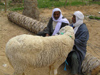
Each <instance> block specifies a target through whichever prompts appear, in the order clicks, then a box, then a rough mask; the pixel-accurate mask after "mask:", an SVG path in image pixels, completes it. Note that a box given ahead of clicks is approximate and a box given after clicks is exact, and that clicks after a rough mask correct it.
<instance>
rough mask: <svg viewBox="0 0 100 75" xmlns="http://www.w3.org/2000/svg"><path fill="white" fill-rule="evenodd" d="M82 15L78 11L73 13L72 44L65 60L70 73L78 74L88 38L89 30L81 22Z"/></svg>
mask: <svg viewBox="0 0 100 75" xmlns="http://www.w3.org/2000/svg"><path fill="white" fill-rule="evenodd" d="M83 19H84V15H83V13H82V12H80V11H76V12H75V13H74V14H73V17H72V22H73V24H72V25H71V26H73V28H74V33H75V40H74V46H73V49H72V51H71V52H70V53H69V55H68V57H67V62H68V64H69V66H70V67H71V73H72V74H73V75H78V74H79V73H80V72H81V64H82V61H83V60H84V58H85V55H86V45H87V41H88V39H89V32H88V29H87V27H86V25H85V24H84V23H83Z"/></svg>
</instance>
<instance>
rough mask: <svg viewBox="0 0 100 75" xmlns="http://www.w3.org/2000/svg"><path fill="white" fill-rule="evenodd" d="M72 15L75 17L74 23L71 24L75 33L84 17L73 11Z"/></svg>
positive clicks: (80, 13)
mask: <svg viewBox="0 0 100 75" xmlns="http://www.w3.org/2000/svg"><path fill="white" fill-rule="evenodd" d="M73 15H75V16H76V23H73V26H74V27H75V28H74V33H76V32H77V30H78V28H79V26H80V25H81V24H83V19H84V15H83V13H82V12H80V11H75V12H74V14H73Z"/></svg>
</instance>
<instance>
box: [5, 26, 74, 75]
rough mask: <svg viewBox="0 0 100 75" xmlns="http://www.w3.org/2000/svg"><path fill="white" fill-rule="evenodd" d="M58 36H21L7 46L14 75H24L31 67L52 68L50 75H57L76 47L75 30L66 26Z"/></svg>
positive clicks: (13, 39) (10, 41) (11, 40)
mask: <svg viewBox="0 0 100 75" xmlns="http://www.w3.org/2000/svg"><path fill="white" fill-rule="evenodd" d="M62 31H63V33H64V34H63V35H58V36H50V37H42V36H33V35H27V34H23V35H19V36H16V37H14V38H12V39H10V40H9V41H8V43H7V44H6V56H7V58H8V60H9V62H10V64H11V65H12V67H13V68H14V70H15V71H14V75H22V74H24V72H25V70H27V69H28V68H29V67H33V68H39V67H46V66H49V67H50V75H51V74H53V75H56V74H57V69H58V67H59V66H60V65H61V64H62V63H63V62H64V61H65V59H66V57H67V55H68V53H69V52H70V51H71V50H72V47H73V45H74V30H73V28H72V27H70V26H65V27H63V28H62V29H61V30H60V34H62Z"/></svg>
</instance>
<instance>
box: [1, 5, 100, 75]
mask: <svg viewBox="0 0 100 75" xmlns="http://www.w3.org/2000/svg"><path fill="white" fill-rule="evenodd" d="M60 9H61V10H62V14H63V16H64V17H66V18H67V19H68V20H69V21H70V22H71V18H72V14H73V13H74V11H77V10H79V11H82V12H83V14H84V15H85V20H84V23H86V25H87V27H88V30H89V34H90V37H89V41H88V44H87V52H89V53H91V54H92V55H93V56H95V57H97V58H98V59H100V33H99V31H100V28H99V27H100V20H94V19H89V18H88V16H89V15H94V16H98V17H100V14H99V12H100V5H90V6H68V7H66V8H63V7H61V8H60ZM19 13H21V12H19ZM7 14H8V12H7V13H5V12H4V11H2V12H1V11H0V75H12V74H13V72H14V70H13V68H12V67H11V66H10V64H9V62H8V60H7V58H6V55H5V46H6V43H7V42H8V40H9V39H11V38H12V37H14V36H16V35H20V34H32V35H34V33H32V32H30V31H28V30H26V29H24V28H22V27H20V26H18V25H16V24H14V23H12V22H10V21H8V18H7ZM51 14H52V9H47V8H46V9H40V21H41V22H44V23H47V22H48V20H49V18H50V17H51ZM62 74H63V75H71V74H70V71H69V69H67V71H64V65H61V66H60V68H59V69H58V75H62ZM26 75H49V68H48V67H44V68H38V69H34V70H33V69H29V70H28V71H26Z"/></svg>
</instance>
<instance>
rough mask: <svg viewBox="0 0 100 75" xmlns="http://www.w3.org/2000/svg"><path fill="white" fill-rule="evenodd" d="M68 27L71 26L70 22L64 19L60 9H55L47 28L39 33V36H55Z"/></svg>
mask: <svg viewBox="0 0 100 75" xmlns="http://www.w3.org/2000/svg"><path fill="white" fill-rule="evenodd" d="M66 25H69V21H68V20H67V19H66V18H64V17H63V15H62V13H61V10H60V9H59V8H55V9H53V11H52V17H51V18H50V20H49V23H48V25H47V27H46V28H45V29H44V31H42V32H39V33H38V34H37V35H39V36H54V35H56V34H57V33H58V32H59V30H60V29H61V28H62V27H64V26H66Z"/></svg>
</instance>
